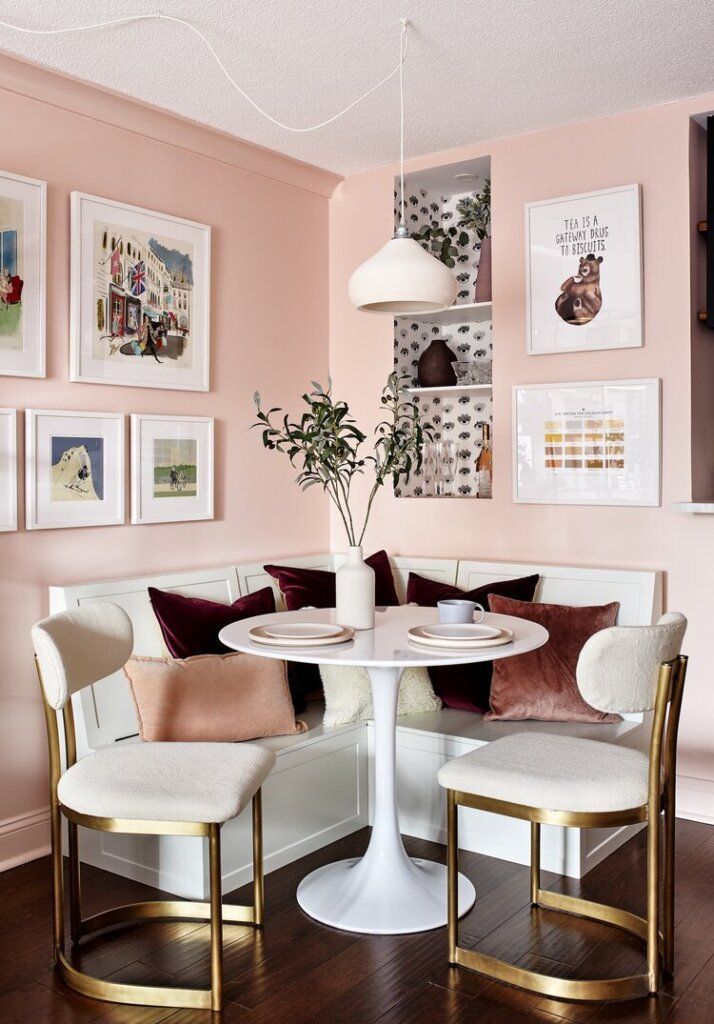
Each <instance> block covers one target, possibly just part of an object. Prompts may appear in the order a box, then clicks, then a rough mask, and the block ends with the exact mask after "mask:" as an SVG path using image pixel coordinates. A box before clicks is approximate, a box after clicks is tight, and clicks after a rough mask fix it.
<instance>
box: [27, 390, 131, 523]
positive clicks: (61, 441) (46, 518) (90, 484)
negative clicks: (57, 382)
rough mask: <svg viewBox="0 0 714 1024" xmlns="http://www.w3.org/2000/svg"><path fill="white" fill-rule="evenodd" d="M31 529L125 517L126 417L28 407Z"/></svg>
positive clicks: (29, 512) (122, 520)
mask: <svg viewBox="0 0 714 1024" xmlns="http://www.w3.org/2000/svg"><path fill="white" fill-rule="evenodd" d="M25 463H26V464H25V501H26V506H27V510H26V526H27V529H28V530H43V529H57V528H60V527H69V526H116V525H119V524H121V523H123V522H124V520H125V515H124V416H123V415H122V414H121V413H103V412H60V411H57V410H55V409H51V410H50V409H28V410H27V411H26V412H25Z"/></svg>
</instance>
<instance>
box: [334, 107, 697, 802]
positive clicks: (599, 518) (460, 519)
mask: <svg viewBox="0 0 714 1024" xmlns="http://www.w3.org/2000/svg"><path fill="white" fill-rule="evenodd" d="M712 108H714V94H710V95H706V96H702V97H699V98H698V99H693V100H687V101H686V102H681V103H675V104H669V105H667V106H661V107H656V108H650V109H646V110H641V111H637V112H634V113H630V114H625V115H622V116H618V117H612V118H606V119H601V120H597V121H591V122H588V123H586V124H578V125H570V126H568V127H564V128H558V129H554V130H551V131H547V132H541V133H538V134H532V135H522V136H518V137H516V138H510V139H501V140H498V141H495V142H493V143H491V144H488V145H483V146H473V147H467V148H465V149H460V150H458V151H456V150H454V151H450V152H443V153H438V154H435V155H432V156H430V157H428V158H420V159H419V160H414V161H412V162H411V163H410V164H409V168H410V169H411V170H418V169H419V168H422V167H425V166H430V165H433V164H437V163H451V162H453V161H456V160H464V159H468V158H471V157H478V156H481V155H484V154H490V155H491V158H492V180H493V211H492V212H493V238H494V241H493V305H494V391H493V398H494V498H493V500H492V501H490V502H489V501H485V502H479V501H473V500H472V501H469V500H461V501H460V500H451V501H443V502H441V501H420V500H419V499H401V500H397V499H395V498H394V497H393V496H392V494H391V493H387V492H386V489H385V493H384V494H383V495H381V496H380V499H379V501H378V502H377V503H376V506H375V511H374V517H373V520H372V524H371V527H370V530H369V536H368V539H367V547H368V548H374V547H376V546H382V545H384V546H386V547H387V548H388V549H389V550H390V551H391V552H393V553H394V554H412V555H416V554H430V555H435V556H438V555H443V556H456V555H458V556H461V557H478V558H493V559H504V560H505V559H510V560H523V561H542V562H544V563H548V562H551V563H565V564H573V565H593V566H607V567H625V568H633V569H634V568H642V569H663V570H665V572H666V585H665V598H666V602H667V605H668V606H669V607H670V608H678V609H681V610H682V611H683V612H685V613H686V614H687V616H688V617H689V619H690V632H689V635H688V638H687V645H686V646H687V651H688V652H689V654H690V655H691V656H692V665H691V674H690V676H689V686H688V693H687V695H686V697H685V704H684V712H683V721H682V734H681V744H680V766H679V767H680V775H681V779H680V783H681V784H680V807H681V809H683V810H685V811H687V812H693V813H698V814H700V815H701V814H706V815H708V816H709V817H710V819H711V820H712V821H714V742H713V741H712V721H714V696H712V688H711V636H712V631H711V615H712V575H713V573H714V520H713V519H712V518H711V517H709V516H687V515H682V514H680V513H675V512H673V511H672V508H671V506H672V502H674V501H677V500H687V499H688V498H689V497H690V493H691V491H690V486H691V482H690V448H689V443H690V329H691V317H692V313H691V310H690V225H689V217H690V213H689V146H690V133H689V117H690V115H691V114H694V113H699V112H701V111H705V110H709V109H712ZM394 173H395V167H393V166H392V167H385V168H380V169H378V170H375V171H370V172H366V173H363V174H359V175H355V176H353V177H350V178H348V179H347V180H346V181H344V182H343V183H342V184H341V185H339V186H338V188H337V190H336V192H335V195H334V197H333V200H332V203H331V222H330V235H331V248H330V274H331V293H330V303H331V307H330V337H331V349H330V365H331V370H332V376H333V380H334V382H335V388H336V390H337V391H338V393H339V394H340V396H341V397H344V398H346V399H347V400H349V401H350V403H351V404H352V405H353V408H354V410H355V412H356V413H357V414H358V417H359V418H360V420H364V422H367V423H368V422H370V418H371V419H372V421H374V422H376V415H377V410H376V408H375V406H376V398H377V395H378V393H379V389H380V388H381V386H382V384H383V382H384V379H385V377H386V375H387V373H388V372H389V370H390V369H391V367H392V322H391V320H390V319H389V318H380V317H378V316H374V315H367V314H363V313H359V312H357V311H356V310H355V309H353V308H352V306H351V305H350V303H349V300H348V298H347V290H346V286H347V280H348V278H349V275H350V273H351V272H352V270H353V269H354V268H355V267H356V266H357V265H358V264H359V263H360V262H361V261H362V260H364V259H365V258H366V257H367V256H368V255H370V254H371V253H373V252H374V251H375V250H376V249H377V248H378V246H380V245H382V244H383V242H384V241H385V240H386V238H387V237H388V236H389V234H390V232H391V229H392V186H393V175H394ZM632 182H640V183H641V184H642V188H643V210H644V267H645V330H646V344H645V347H644V348H643V349H630V350H622V351H613V352H607V353H596V352H593V353H581V354H568V355H558V356H555V355H554V356H539V357H528V356H527V355H526V344H525V273H524V213H523V204H524V203H526V202H528V201H531V200H538V199H545V198H548V197H552V196H558V195H567V194H570V193H575V192H586V191H590V190H595V189H601V188H605V187H608V186H614V185H624V184H630V183H632ZM710 345H714V338H713V339H710ZM620 377H661V378H662V379H663V394H664V400H663V440H664V444H663V488H662V490H663V500H662V507H661V508H656V509H619V508H587V507H566V506H560V507H559V506H546V505H542V506H539V505H515V504H514V503H513V501H512V486H511V466H510V460H511V386H512V385H513V384H526V383H537V382H545V381H570V380H598V379H614V378H620ZM713 387H714V379H712V380H710V381H709V383H708V388H709V393H710V394H711V389H712V388H713ZM710 497H711V498H714V493H712V494H710ZM342 545H343V538H342V536H341V533H340V530H339V529H338V527H337V524H335V523H333V546H335V547H336V548H340V547H341V546H342Z"/></svg>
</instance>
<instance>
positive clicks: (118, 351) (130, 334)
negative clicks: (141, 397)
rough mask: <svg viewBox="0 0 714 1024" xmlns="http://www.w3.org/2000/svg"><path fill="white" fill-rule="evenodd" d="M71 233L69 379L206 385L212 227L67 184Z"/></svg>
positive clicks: (194, 388) (168, 385)
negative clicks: (74, 188) (97, 194)
mask: <svg viewBox="0 0 714 1024" xmlns="http://www.w3.org/2000/svg"><path fill="white" fill-rule="evenodd" d="M71 234H72V243H71V273H70V278H71V302H70V370H69V379H70V380H72V381H79V382H85V383H90V384H117V385H124V386H126V387H144V388H168V389H174V390H181V391H208V390H209V383H210V307H211V228H210V227H209V226H208V225H207V224H199V223H197V222H195V221H190V220H184V219H183V218H181V217H173V216H170V215H169V214H165V213H158V212H156V211H153V210H145V209H143V208H142V207H139V206H131V205H129V204H128V203H119V202H115V201H114V200H111V199H102V198H101V197H99V196H93V195H89V194H87V193H84V192H73V193H72V197H71ZM147 321H148V325H149V329H148V333H147V327H146V322H147Z"/></svg>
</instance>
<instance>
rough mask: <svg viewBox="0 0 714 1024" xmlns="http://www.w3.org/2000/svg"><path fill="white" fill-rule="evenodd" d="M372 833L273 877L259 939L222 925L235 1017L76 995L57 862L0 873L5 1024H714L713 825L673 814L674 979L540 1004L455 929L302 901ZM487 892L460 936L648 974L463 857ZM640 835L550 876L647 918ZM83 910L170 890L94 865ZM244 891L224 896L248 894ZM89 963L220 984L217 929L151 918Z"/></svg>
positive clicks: (90, 943)
mask: <svg viewBox="0 0 714 1024" xmlns="http://www.w3.org/2000/svg"><path fill="white" fill-rule="evenodd" d="M366 842H367V830H364V831H362V832H359V833H356V834H355V835H352V836H349V837H348V838H347V839H344V840H342V841H340V842H338V843H335V844H333V845H332V846H329V847H327V848H326V849H324V850H320V851H319V852H318V853H316V854H313V855H311V856H309V857H305V858H304V859H303V860H301V861H298V862H296V863H295V864H291V865H289V866H288V867H286V868H283V869H282V870H280V871H276V872H274V873H273V874H270V875H268V876H267V878H266V926H265V929H264V931H263V932H262V933H258V934H257V935H256V934H255V933H254V932H253V931H252V929H249V928H246V927H242V926H227V927H226V928H225V932H224V936H225V979H226V983H225V994H226V1000H227V1002H226V1007H225V1009H224V1011H223V1013H222V1014H221V1015H220V1016H219V1015H212V1014H210V1013H209V1012H208V1011H195V1010H179V1011H176V1010H162V1009H153V1008H149V1007H147V1008H143V1007H121V1006H114V1005H112V1004H110V1003H100V1002H94V1001H92V1000H89V999H85V998H83V997H81V996H77V995H75V994H74V993H72V992H71V991H70V990H68V989H67V988H65V987H64V986H63V984H62V983H61V982H60V981H59V980H58V978H57V977H56V975H55V974H54V972H53V970H52V965H51V957H50V867H49V860H48V858H43V859H42V860H37V861H33V862H32V863H30V864H26V865H24V866H23V867H19V868H15V869H14V870H12V871H8V872H6V873H4V874H2V875H0V909H1V913H0V1022H2V1024H45V1022H47V1024H89V1022H91V1021H96V1020H101V1021H102V1022H103V1024H158V1022H159V1021H170V1022H171V1024H204V1022H205V1024H214V1022H216V1024H217V1022H218V1021H224V1022H226V1024H234V1022H235V1024H303V1022H308V1021H310V1022H317V1024H370V1022H376V1021H379V1024H417V1022H422V1021H423V1022H425V1024H446V1022H447V1021H448V1022H450V1024H501V1022H518V1024H521V1022H541V1024H542V1022H544V1021H550V1022H551V1024H556V1022H563V1021H573V1022H582V1021H588V1022H590V1021H592V1022H594V1024H595V1022H605V1021H607V1022H609V1024H615V1022H628V1024H629V1022H636V1021H648V1022H653V1021H655V1022H656V1021H663V1020H666V1021H667V1022H668V1024H709V1022H711V1021H714V827H712V826H708V825H701V824H697V823H694V822H689V821H685V820H683V819H679V820H678V822H677V908H676V922H677V924H676V937H677V948H676V974H675V977H674V979H673V980H672V981H670V982H669V983H668V984H667V985H666V987H665V989H664V991H663V992H662V993H661V994H660V995H659V996H658V997H657V998H656V999H647V1000H640V1001H638V1002H630V1003H611V1004H607V1005H599V1006H593V1005H590V1004H582V1003H581V1004H577V1003H566V1002H560V1001H558V1000H552V999H543V998H540V997H538V996H532V995H529V994H527V993H523V992H519V991H517V990H515V989H511V988H508V987H506V986H505V985H499V984H497V983H493V982H489V981H488V980H487V979H485V978H482V977H480V976H478V975H476V974H471V973H469V972H467V971H464V970H462V969H456V968H450V967H447V966H446V965H445V960H444V949H445V934H444V929H441V930H439V931H434V932H426V933H423V934H420V935H409V936H364V935H352V934H348V933H346V932H338V931H333V930H331V929H329V928H325V927H323V926H321V925H319V924H316V923H315V922H314V921H312V920H311V919H309V918H308V917H306V916H305V915H304V914H303V913H302V911H301V910H300V909H299V907H298V906H297V903H296V902H295V889H296V886H297V883H298V882H299V881H300V879H301V878H302V877H303V875H305V874H306V873H307V872H308V871H309V870H311V869H312V868H315V867H318V866H319V865H321V864H324V863H327V862H329V861H331V860H336V859H338V858H342V857H348V856H354V855H355V854H358V853H360V852H361V851H362V850H363V849H364V847H365V845H366ZM407 848H408V850H409V852H410V853H411V854H412V855H414V856H422V857H431V858H432V859H437V860H441V861H443V860H444V854H445V850H444V847H442V846H438V845H436V844H433V843H427V842H424V841H422V840H419V839H409V840H407ZM461 867H462V870H463V871H465V872H466V874H468V875H469V877H470V878H471V879H472V881H473V882H474V885H475V886H476V889H477V893H478V898H477V902H476V905H475V907H474V909H473V910H472V911H471V912H470V913H469V914H468V915H467V916H466V917H465V918H464V919H463V921H462V923H461V941H462V944H464V945H470V946H473V947H478V948H480V949H483V950H484V951H486V952H489V953H493V954H495V955H497V956H502V957H506V958H509V959H511V960H512V961H513V962H517V963H520V964H523V965H527V966H534V967H536V968H537V969H539V970H542V971H544V972H557V973H564V972H565V973H567V974H569V975H570V976H572V977H578V976H583V977H584V976H590V977H603V976H606V975H608V974H613V973H616V972H630V971H636V970H640V969H641V967H642V963H643V959H644V958H643V951H642V947H641V945H640V944H639V943H638V942H636V941H635V940H634V939H631V938H629V937H628V936H626V935H625V934H624V933H622V932H618V931H617V930H616V929H612V928H608V927H606V926H603V925H597V924H594V923H589V922H585V921H580V920H577V919H576V918H563V917H562V916H559V915H556V914H554V913H551V912H549V911H545V910H537V911H531V909H530V908H529V906H528V871H527V869H526V868H524V867H519V866H517V865H514V864H509V863H507V862H506V861H501V860H494V859H492V858H489V857H484V856H481V855H479V854H468V853H464V854H462V858H461ZM644 867H645V844H644V834H643V833H640V834H639V835H638V836H637V837H636V838H635V839H633V840H632V841H631V842H630V843H628V844H627V845H626V846H624V847H622V849H620V850H618V851H616V852H615V853H614V854H613V855H612V856H611V857H609V858H608V859H607V860H605V861H604V862H603V863H602V864H601V865H599V867H597V868H595V869H594V870H593V871H591V872H590V873H589V874H588V875H587V877H586V878H584V879H583V880H582V881H581V882H576V881H574V880H572V879H562V878H559V877H557V876H555V875H548V874H544V878H543V885H544V887H553V888H556V887H557V888H559V889H562V890H564V891H567V892H572V893H575V894H581V895H584V896H586V897H588V898H591V899H596V900H601V901H607V902H617V903H619V904H620V905H622V906H624V907H626V908H627V909H630V910H633V911H637V912H640V913H642V912H643V907H644ZM83 895H84V910H85V913H96V912H98V911H100V910H103V909H106V908H108V907H110V906H113V905H115V904H118V903H128V902H131V901H133V900H141V899H151V898H154V897H156V896H158V895H160V894H158V893H155V892H154V891H153V890H151V889H149V888H147V887H146V886H143V885H139V884H138V883H135V882H129V881H127V880H125V879H121V878H119V877H118V876H116V875H111V874H108V873H106V872H104V871H99V870H97V869H95V868H88V867H83ZM249 898H250V897H249V893H248V892H247V891H246V892H245V893H244V892H242V891H238V892H236V893H235V894H232V896H231V897H228V902H231V901H234V902H241V901H242V900H243V899H245V900H246V901H247V900H248V899H249ZM76 959H77V962H78V964H81V965H82V966H83V967H84V968H85V969H86V970H88V971H91V972H92V973H94V974H96V975H99V976H101V977H104V978H113V979H116V980H122V981H134V982H151V981H159V980H160V981H161V982H162V983H165V984H168V985H172V984H176V985H186V984H190V985H193V984H199V985H206V984H207V983H208V929H207V926H205V925H197V924H187V923H180V922H173V923H166V924H162V923H153V924H147V925H144V926H142V927H140V928H131V929H129V928H127V929H123V930H115V931H114V932H113V933H105V934H104V935H102V936H100V937H93V938H91V939H85V940H83V942H82V946H81V951H79V952H77V953H76Z"/></svg>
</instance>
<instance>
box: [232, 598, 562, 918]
mask: <svg viewBox="0 0 714 1024" xmlns="http://www.w3.org/2000/svg"><path fill="white" fill-rule="evenodd" d="M276 620H279V621H281V622H324V623H328V622H329V623H334V622H335V611H334V609H323V610H315V609H305V610H303V611H298V612H282V613H279V614H277V615H276V614H275V613H273V614H269V615H257V616H254V617H252V618H250V619H243V620H242V621H241V622H234V623H232V624H231V625H230V626H226V627H225V628H224V629H222V630H221V633H220V639H221V641H222V642H223V643H224V644H225V645H226V646H227V647H231V648H233V649H234V650H236V651H242V652H244V653H247V654H256V655H259V656H260V657H262V658H280V659H282V660H288V661H297V662H302V663H306V664H311V665H320V664H328V663H329V664H331V665H349V666H356V665H360V666H362V667H364V668H365V669H367V672H368V673H369V678H370V681H371V684H372V698H373V702H374V729H375V751H374V780H375V794H374V796H375V806H374V823H373V826H372V835H371V838H370V841H369V845H368V847H367V851H366V853H365V854H364V856H363V857H359V858H352V859H350V860H343V861H338V862H337V863H334V864H327V865H325V867H322V868H318V869H317V871H313V872H312V873H311V874H309V875H308V876H307V877H306V878H304V879H303V880H302V882H301V883H300V885H299V887H298V891H297V899H298V903H299V904H300V906H301V907H302V909H303V910H304V911H305V913H307V914H309V915H310V916H311V917H314V918H315V919H316V920H317V921H321V922H322V923H323V924H327V925H332V926H333V927H334V928H341V929H343V930H345V931H350V932H363V933H365V934H370V935H398V934H403V933H407V932H420V931H426V930H428V929H430V928H439V927H442V926H443V925H445V924H446V868H445V867H444V865H442V864H436V863H435V862H433V861H428V860H421V859H418V858H411V857H408V856H407V853H406V850H405V849H404V844H403V843H402V837H401V835H400V832H399V817H398V809H397V795H396V789H395V769H396V732H395V729H396V719H397V697H398V694H399V682H400V679H401V676H402V672H403V671H404V669H405V668H408V667H417V666H424V667H427V668H428V667H429V666H430V665H466V664H471V663H474V662H479V661H492V660H495V659H497V658H509V657H513V656H514V655H517V654H524V653H526V652H527V651H532V650H535V649H536V648H538V647H542V646H543V644H545V643H546V641H547V640H548V633H547V631H546V630H545V629H544V628H543V627H542V626H539V625H538V624H537V623H533V622H528V621H526V620H525V619H518V618H514V617H512V616H509V615H493V614H490V613H489V614H487V615H486V618H485V622H486V623H488V624H489V625H492V626H500V627H505V628H508V629H511V630H513V633H514V637H513V641H512V642H511V643H509V644H505V645H504V646H502V647H491V648H481V649H477V650H464V649H439V650H437V649H431V648H427V647H423V648H420V647H419V646H418V645H417V644H415V643H413V642H411V641H410V640H409V639H408V637H407V630H408V629H410V628H411V627H412V626H421V625H427V624H428V623H432V622H435V621H436V620H437V613H436V609H435V608H414V607H410V606H404V605H403V606H401V607H398V608H386V609H378V610H377V613H376V617H375V627H374V629H369V630H361V631H359V632H357V633H355V636H354V639H353V640H350V641H348V642H347V643H343V644H339V645H335V646H332V647H319V648H310V647H301V648H299V649H298V648H290V649H288V648H286V647H277V646H275V647H270V646H265V645H263V644H258V643H255V642H254V641H253V640H252V639H251V637H250V630H251V629H252V628H253V627H254V626H258V625H266V624H267V623H271V622H275V621H276ZM475 899H476V893H475V890H474V887H473V885H472V884H471V882H470V881H469V880H468V879H467V878H465V877H464V876H463V875H459V915H460V916H462V915H463V914H465V913H466V912H467V911H468V910H469V909H470V908H471V907H472V906H473V904H474V901H475Z"/></svg>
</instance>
